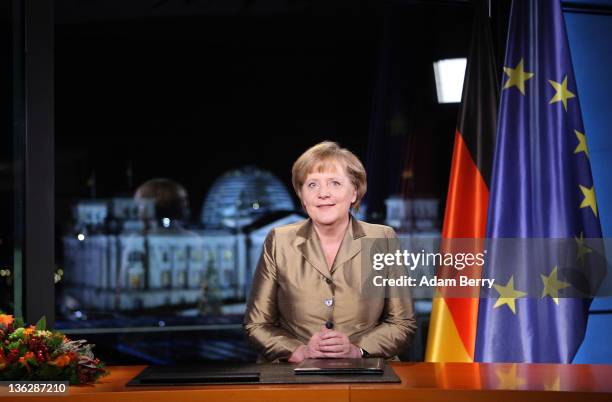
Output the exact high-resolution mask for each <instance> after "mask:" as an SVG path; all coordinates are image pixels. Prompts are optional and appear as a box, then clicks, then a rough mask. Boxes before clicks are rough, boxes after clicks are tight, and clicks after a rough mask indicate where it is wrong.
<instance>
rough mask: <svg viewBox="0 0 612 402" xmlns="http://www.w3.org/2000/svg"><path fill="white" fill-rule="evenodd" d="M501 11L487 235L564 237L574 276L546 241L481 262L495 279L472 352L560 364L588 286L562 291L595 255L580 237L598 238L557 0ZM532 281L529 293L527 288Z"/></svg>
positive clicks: (522, 2) (582, 326) (567, 357)
mask: <svg viewBox="0 0 612 402" xmlns="http://www.w3.org/2000/svg"><path fill="white" fill-rule="evenodd" d="M510 14H511V15H510V26H509V33H508V43H507V47H506V55H505V62H504V77H503V78H504V79H503V82H502V92H501V105H500V112H499V113H500V115H499V120H498V128H497V143H496V149H495V156H494V162H493V163H494V164H493V173H492V180H491V188H490V198H489V210H488V212H489V215H488V224H487V237H488V238H492V239H499V238H521V239H531V240H532V239H536V238H537V239H539V240H542V239H567V241H570V242H572V243H573V244H574V245H575V247H574V250H575V252H574V255H573V257H572V259H571V260H572V261H574V262H575V265H576V267H571V268H572V269H574V268H575V269H574V271H576V270H578V271H577V272H578V273H579V275H571V273H570V272H572V270H570V269H564V268H567V266H564V265H563V263H562V262H560V261H556V260H555V258H556V257H557V255H558V253H556V252H552V251H551V250H540V251H539V256H538V258H529V257H527V258H522V259H521V258H514V257H511V258H508V256H507V255H506V256H505V257H504V258H503V259H502V258H497V259H496V258H494V257H493V258H491V260H490V261H487V265H486V266H485V271H484V272H485V273H484V276H486V277H491V278H495V279H496V282H495V286H494V287H493V288H492V289H491V291H490V293H489V294H488V295H487V296H481V297H482V298H481V301H480V305H479V311H478V332H477V339H476V351H475V352H476V353H475V354H476V360H477V361H497V362H561V363H569V362H571V361H572V359H573V357H574V355H575V354H576V351H577V350H578V347H579V346H580V344H581V342H582V339H583V337H584V332H585V330H586V324H587V317H588V309H589V306H590V303H591V299H590V295H592V293H590V294H589V292H588V291H587V290H584V289H579V290H580V292H579V291H576V292H575V293H576V294H582V295H586V296H583V297H573V296H571V297H570V296H567V295H569V294H571V292H570V290H571V289H574V290H575V289H577V288H580V283H579V282H580V281H579V280H575V279H576V278H578V277H580V276H581V275H582V274H580V272H579V270H580V269H585V270H586V269H588V267H587V268H581V267H585V266H586V265H587V264H588V261H589V258H592V256H593V255H594V254H595V253H594V252H592V251H593V250H592V247H591V248H589V247H587V246H586V244H587V242H586V240H585V239H588V238H601V227H600V224H599V218H598V212H597V203H596V200H595V189H594V186H593V178H592V175H591V167H590V162H589V151H588V148H587V138H588V133H586V132H585V129H584V126H583V124H582V118H581V112H580V103H579V98H578V91H577V88H576V81H575V79H574V71H573V68H572V61H571V57H570V51H569V46H568V40H567V34H566V31H565V22H564V19H563V14H562V10H561V2H560V1H559V0H546V1H541V0H514V1H513V2H512V9H511V13H510ZM531 240H528V241H531ZM534 241H536V240H534ZM545 241H546V240H545ZM531 244H533V242H532V243H531ZM527 248H529V247H527ZM563 249H564V250H565V249H566V248H565V247H564V248H563ZM523 257H524V256H523ZM509 260H512V261H511V264H510V268H509V266H508V264H507V263H508V261H509ZM536 261H537V262H536ZM505 263H506V264H505ZM587 276H588V275H583V276H582V277H583V278H584V277H587ZM583 284H584V283H583ZM534 287H537V288H538V291H537V294H534V293H533V292H531V293H530V292H529V290H528V288H532V289H533V288H534ZM586 287H587V288H589V284H588V283H587V286H586ZM591 288H592V287H591ZM566 292H567V293H566ZM481 294H482V293H481Z"/></svg>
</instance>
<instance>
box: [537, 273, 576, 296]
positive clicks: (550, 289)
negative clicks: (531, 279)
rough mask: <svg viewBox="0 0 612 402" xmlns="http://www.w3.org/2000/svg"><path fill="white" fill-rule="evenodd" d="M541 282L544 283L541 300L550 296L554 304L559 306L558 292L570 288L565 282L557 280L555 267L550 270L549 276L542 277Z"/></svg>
mask: <svg viewBox="0 0 612 402" xmlns="http://www.w3.org/2000/svg"><path fill="white" fill-rule="evenodd" d="M540 276H541V277H542V282H543V283H544V289H542V299H543V298H544V297H546V296H550V297H551V298H552V299H553V301H554V302H555V304H559V290H561V289H565V288H568V287H570V284H569V283H567V282H562V281H560V280H558V279H557V267H556V266H555V268H554V269H553V270H552V272H551V273H550V275H548V276H546V275H542V274H540Z"/></svg>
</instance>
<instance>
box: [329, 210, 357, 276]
mask: <svg viewBox="0 0 612 402" xmlns="http://www.w3.org/2000/svg"><path fill="white" fill-rule="evenodd" d="M364 236H365V231H364V230H363V228H362V227H361V224H360V223H359V221H358V220H357V219H355V218H353V216H351V222H350V224H349V227H348V230H347V231H346V234H345V235H344V239H343V240H342V244H340V249H339V250H338V254H336V259H335V260H334V265H333V266H332V269H331V273H332V274H333V273H334V271H335V270H336V269H337V268H338V267H340V266H342V264H344V263H345V262H347V261H349V260H350V259H352V258H353V257H355V256H356V255H357V254H358V253H359V252H360V251H361V240H360V239H361V238H362V237H364Z"/></svg>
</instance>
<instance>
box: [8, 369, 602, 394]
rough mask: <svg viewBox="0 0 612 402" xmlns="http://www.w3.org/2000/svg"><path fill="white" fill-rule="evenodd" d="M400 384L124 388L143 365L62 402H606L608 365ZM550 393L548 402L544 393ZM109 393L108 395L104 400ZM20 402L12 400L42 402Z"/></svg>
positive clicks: (425, 372) (463, 373)
mask: <svg viewBox="0 0 612 402" xmlns="http://www.w3.org/2000/svg"><path fill="white" fill-rule="evenodd" d="M391 366H392V367H393V368H394V370H395V372H396V373H397V375H398V376H399V377H400V378H401V380H402V383H401V384H315V385H303V384H299V385H231V386H228V385H208V386H185V387H129V388H127V387H125V384H126V383H127V382H128V381H130V380H131V379H132V378H133V377H134V376H136V375H137V374H138V373H140V371H142V370H143V369H144V368H145V366H113V367H109V369H110V371H111V374H110V375H109V376H107V377H104V378H102V379H101V380H100V382H99V383H98V384H95V385H91V386H73V387H70V396H68V397H60V399H61V400H62V401H70V402H85V401H88V402H95V401H100V402H102V401H112V402H124V401H125V402H128V401H130V402H131V401H146V402H157V401H168V400H172V401H178V402H183V401H190V402H191V401H223V402H231V401H247V400H248V401H269V400H274V401H291V402H296V401H300V400H316V401H317V402H323V401H335V402H340V401H349V400H350V401H351V402H354V401H366V400H385V401H396V400H397V401H400V400H401V401H410V400H420V401H422V400H427V401H447V400H453V401H487V402H489V401H492V400H493V401H495V402H503V401H521V402H523V401H538V402H542V401H544V400H552V398H554V400H555V401H556V402H559V401H577V400H578V401H581V402H582V401H612V366H608V365H583V364H575V365H564V364H505V363H473V364H472V363H407V362H406V363H403V362H402V363H400V362H397V363H395V362H394V363H391ZM551 392H554V393H555V394H554V396H553V395H551ZM110 393H112V395H111V394H110ZM48 398H49V397H37V396H23V397H19V401H23V402H26V401H39V400H48Z"/></svg>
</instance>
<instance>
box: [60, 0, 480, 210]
mask: <svg viewBox="0 0 612 402" xmlns="http://www.w3.org/2000/svg"><path fill="white" fill-rule="evenodd" d="M264 3H265V2H264ZM269 3H270V4H273V2H269ZM333 3H334V2H331V4H333ZM336 3H337V4H336V5H338V4H341V3H342V2H336ZM384 4H387V6H383V5H384ZM389 4H390V3H386V2H361V3H359V5H357V6H352V7H350V8H347V9H343V8H342V7H336V8H334V7H330V8H329V9H322V10H318V11H317V10H314V11H313V9H312V8H308V7H306V8H300V9H298V10H297V11H291V10H290V11H286V10H284V11H283V12H280V11H278V10H273V11H278V12H267V13H266V12H260V13H258V14H255V13H253V14H249V13H237V14H235V15H231V13H229V14H227V13H226V14H224V15H218V14H215V15H198V16H180V17H177V16H155V17H150V16H149V17H141V18H135V17H131V18H121V16H120V15H117V16H116V18H113V16H112V15H111V16H110V17H109V16H107V17H104V18H102V19H100V18H98V19H94V20H91V19H89V20H88V19H86V18H83V20H84V21H81V22H79V20H78V19H77V20H76V22H75V21H74V18H72V16H71V18H63V17H62V14H61V13H62V12H65V11H62V9H61V8H60V10H58V13H59V14H60V15H58V16H57V19H58V20H59V21H62V20H67V21H69V22H66V23H58V25H57V29H56V38H55V41H56V56H55V57H56V60H55V69H56V86H55V88H56V105H55V106H56V194H57V206H56V209H57V220H58V222H59V221H65V220H66V219H67V218H68V217H69V213H70V210H69V206H70V205H71V204H72V203H73V202H74V201H75V200H76V199H78V198H81V197H86V196H88V195H89V193H90V192H89V189H88V188H87V186H86V183H87V179H88V178H89V177H90V176H91V174H92V172H94V171H95V175H96V194H97V196H98V197H112V196H116V195H119V194H130V193H131V192H132V191H133V187H132V188H128V182H127V179H126V170H127V168H128V166H129V165H130V164H131V166H132V170H133V174H134V179H133V186H137V185H138V184H139V183H142V182H143V181H145V180H147V179H150V178H153V177H168V178H172V179H175V180H177V181H178V182H180V183H182V184H183V185H184V186H185V187H186V188H187V190H188V192H189V194H190V201H191V207H192V216H199V210H200V208H201V205H202V202H203V198H204V197H205V194H206V191H207V189H208V188H209V187H210V185H211V184H212V182H213V180H214V179H215V178H216V177H218V176H219V175H220V174H222V173H223V172H225V171H227V170H228V169H232V168H237V167H240V166H243V165H245V164H254V165H257V166H259V167H260V168H263V169H268V170H270V171H272V172H273V173H274V174H275V175H277V176H278V177H279V178H280V179H281V180H282V181H284V182H285V183H286V184H287V186H288V188H291V187H290V169H291V165H292V163H293V161H294V160H295V159H296V158H297V157H298V156H299V155H300V153H301V152H303V151H304V150H305V149H306V148H307V147H309V146H311V145H313V144H315V143H317V142H319V141H321V140H324V139H331V140H334V141H338V142H340V143H341V145H343V146H345V147H348V148H349V149H351V150H353V151H354V152H355V153H356V154H357V155H358V156H359V157H360V158H361V159H362V160H363V162H364V163H365V164H366V165H368V164H370V165H372V164H373V163H374V162H371V161H370V162H368V146H369V144H370V152H369V153H370V154H372V151H375V152H374V154H375V155H376V154H377V155H378V157H380V156H381V155H382V156H385V154H386V153H388V152H391V153H390V154H388V155H386V156H387V157H388V159H393V161H395V165H393V164H391V165H389V163H390V162H389V161H384V160H383V162H382V163H383V164H385V166H383V167H382V168H379V169H376V170H375V169H372V172H374V171H375V172H376V174H375V175H374V176H379V177H373V175H372V174H371V175H370V177H369V180H370V188H371V189H373V191H377V192H378V193H379V194H378V198H380V199H384V198H385V197H386V196H388V194H385V193H392V192H398V190H399V189H400V188H401V184H399V182H400V181H401V173H402V172H401V170H402V165H403V164H405V163H406V160H407V158H413V159H414V158H417V161H420V162H417V164H420V166H421V169H420V172H419V169H416V171H417V179H416V182H417V183H416V184H417V185H416V191H415V195H417V196H418V195H424V196H434V197H438V198H444V193H445V189H446V181H447V176H448V168H449V166H450V154H451V150H452V140H453V135H454V125H455V121H456V113H457V105H437V103H436V101H435V87H434V82H433V71H432V68H431V63H432V62H433V61H434V60H437V59H439V58H443V57H460V56H465V55H466V54H467V46H468V45H469V33H470V24H471V8H470V7H468V6H465V5H451V6H449V5H437V6H422V5H421V6H415V5H412V6H397V5H396V6H393V7H390V6H389ZM90 12H91V11H90ZM385 16H386V19H385ZM385 21H386V26H387V28H386V29H388V31H387V32H388V33H389V32H390V33H391V35H390V37H391V39H389V35H387V39H385V38H384V29H385ZM385 40H386V42H385ZM382 48H390V49H391V50H390V52H391V63H390V65H391V67H390V69H391V70H392V71H391V72H389V71H386V72H385V71H382V69H381V57H382V56H381V54H382V53H383V52H382V51H381V49H382ZM381 76H382V77H383V79H384V80H386V89H385V91H382V92H380V91H378V92H377V88H378V87H377V86H378V85H379V84H380V79H381ZM398 99H400V100H399V101H398ZM381 105H382V106H381ZM381 107H382V109H383V112H382V115H381V116H377V117H380V118H381V119H382V120H384V123H383V125H382V126H381V127H382V131H383V132H380V133H374V134H371V132H372V131H373V129H372V119H373V117H374V116H373V113H376V112H374V110H375V109H376V108H378V109H381ZM398 113H399V114H398ZM379 114H380V113H379ZM398 116H399V118H400V120H401V124H400V126H401V127H403V129H402V130H403V131H402V132H400V133H399V135H400V136H403V138H404V139H400V140H399V142H398V141H396V140H397V138H396V139H392V140H391V141H386V140H385V139H384V136H385V135H394V136H397V135H398V133H397V132H393V133H390V131H391V128H392V123H391V121H392V120H393V119H394V118H398ZM379 131H381V130H379ZM384 131H388V132H387V133H385V132H384ZM396 131H397V130H396ZM373 135H374V137H375V136H379V137H381V136H382V138H383V141H382V143H388V144H400V145H399V146H395V147H394V149H392V150H388V149H384V148H383V149H380V150H378V149H373V147H374V145H372V144H373V143H374V142H375V141H374V142H373V140H372V136H373ZM410 136H413V137H415V138H416V141H415V140H414V139H413V140H412V142H410V140H409V137H410ZM369 137H370V138H369ZM394 141H395V142H394ZM378 142H379V143H380V141H378ZM409 144H412V146H411V151H410V152H409V151H408V145H409ZM379 146H380V145H379ZM383 159H385V158H383ZM376 163H378V164H380V163H381V161H380V160H378V161H377V162H376ZM368 170H370V166H368ZM419 173H420V174H419ZM374 180H376V181H378V183H375V182H374ZM371 195H372V194H371Z"/></svg>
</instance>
